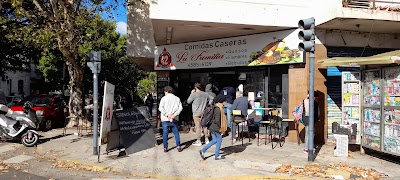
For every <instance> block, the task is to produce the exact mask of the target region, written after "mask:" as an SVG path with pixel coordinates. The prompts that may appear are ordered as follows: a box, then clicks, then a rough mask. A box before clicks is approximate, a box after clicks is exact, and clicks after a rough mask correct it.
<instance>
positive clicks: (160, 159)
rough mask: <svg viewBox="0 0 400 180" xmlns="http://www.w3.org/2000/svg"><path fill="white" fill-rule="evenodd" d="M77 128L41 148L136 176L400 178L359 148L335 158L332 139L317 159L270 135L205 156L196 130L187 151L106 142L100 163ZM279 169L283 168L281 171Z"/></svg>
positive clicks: (187, 138) (64, 160)
mask: <svg viewBox="0 0 400 180" xmlns="http://www.w3.org/2000/svg"><path fill="white" fill-rule="evenodd" d="M74 132H76V130H74V129H68V130H67V133H68V134H69V135H67V136H60V135H61V134H62V129H55V130H52V131H49V132H44V133H42V135H43V136H44V137H42V140H43V141H45V142H43V143H41V144H39V145H38V148H37V152H38V153H39V154H42V155H44V156H48V157H52V158H57V160H58V163H59V164H61V165H68V164H73V165H78V166H82V167H83V169H85V168H86V169H90V168H93V169H95V171H110V172H115V173H123V174H126V176H128V177H131V178H132V177H138V178H155V179H204V178H214V179H263V178H266V177H268V178H270V179H301V178H303V179H309V178H310V177H311V176H312V177H317V178H318V177H320V178H326V177H332V175H341V176H342V177H345V178H349V177H350V176H352V177H355V176H354V175H356V174H357V173H358V174H359V175H360V173H359V172H360V171H361V172H363V173H361V174H363V175H369V177H371V174H374V172H372V171H363V170H362V169H360V168H363V169H366V170H368V169H374V170H376V171H377V172H379V173H383V174H385V175H387V176H389V177H392V178H396V177H400V172H399V171H398V169H399V167H400V165H398V164H395V163H391V162H388V161H385V160H382V159H378V158H375V157H372V156H370V155H362V154H360V153H359V152H354V153H350V154H349V157H334V156H333V148H334V146H333V145H329V144H327V145H324V146H322V148H321V149H320V151H319V153H318V156H317V158H316V160H315V162H314V163H308V162H307V154H305V153H304V152H303V146H304V145H303V144H301V145H298V144H297V143H291V142H286V143H285V144H284V145H283V147H279V145H278V147H276V148H275V149H271V144H267V145H264V140H260V146H257V139H254V140H252V141H251V142H249V141H248V139H244V143H245V145H244V146H241V141H238V142H236V143H235V144H234V145H231V142H230V141H229V140H228V138H223V143H222V147H221V150H222V152H223V154H224V155H225V157H226V159H224V160H219V161H215V160H214V156H212V155H213V153H214V150H215V148H214V147H213V148H211V149H209V150H208V151H207V152H206V156H207V157H209V158H208V159H206V160H205V161H203V160H202V159H201V158H200V155H199V150H200V149H201V148H202V147H203V146H202V147H196V146H191V142H193V140H194V137H195V135H194V134H193V133H181V134H180V135H181V142H182V143H184V144H185V143H186V145H187V146H186V147H185V149H184V150H183V151H182V152H178V151H177V150H176V149H170V151H169V152H168V153H164V152H163V148H162V144H161V145H159V146H156V147H154V148H150V149H147V150H144V151H141V152H138V153H135V154H130V155H128V156H125V157H117V154H118V152H111V153H110V154H108V155H106V154H105V152H104V150H105V148H106V147H105V146H102V147H101V150H102V152H101V157H100V163H97V156H95V155H92V154H93V147H92V144H93V139H92V137H91V136H86V137H78V136H76V135H73V133H74ZM84 133H85V132H84ZM171 137H172V138H171ZM174 141H175V140H174V138H173V134H170V139H169V142H168V143H169V146H170V147H169V148H173V147H174V144H175V143H174ZM283 165H286V166H283ZM356 167H359V168H358V169H357V168H356ZM277 169H278V172H280V173H278V172H275V171H276V170H277ZM351 174H353V175H351ZM374 176H378V174H377V173H375V174H374Z"/></svg>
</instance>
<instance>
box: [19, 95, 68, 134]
mask: <svg viewBox="0 0 400 180" xmlns="http://www.w3.org/2000/svg"><path fill="white" fill-rule="evenodd" d="M25 101H30V102H32V103H33V110H35V111H36V115H37V118H38V120H39V129H40V130H43V131H48V130H50V129H52V128H53V127H57V126H58V127H60V126H63V125H64V122H65V114H64V108H65V106H66V105H65V101H64V100H63V98H62V97H61V96H60V95H49V94H41V95H31V96H27V97H26V98H24V100H23V102H25ZM11 110H12V111H15V112H23V108H22V105H16V106H12V107H11Z"/></svg>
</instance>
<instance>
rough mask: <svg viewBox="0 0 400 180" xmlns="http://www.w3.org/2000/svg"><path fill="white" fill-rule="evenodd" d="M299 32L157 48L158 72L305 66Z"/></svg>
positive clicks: (264, 34)
mask: <svg viewBox="0 0 400 180" xmlns="http://www.w3.org/2000/svg"><path fill="white" fill-rule="evenodd" d="M298 32H299V30H286V31H278V32H272V33H263V34H255V35H249V36H239V37H233V38H224V39H215V40H208V41H198V42H190V43H181V44H172V45H163V46H157V47H156V51H155V59H154V61H155V63H154V65H155V70H175V69H198V68H216V67H235V66H261V65H272V64H294V63H303V52H302V51H299V50H298V44H299V42H300V40H299V38H298Z"/></svg>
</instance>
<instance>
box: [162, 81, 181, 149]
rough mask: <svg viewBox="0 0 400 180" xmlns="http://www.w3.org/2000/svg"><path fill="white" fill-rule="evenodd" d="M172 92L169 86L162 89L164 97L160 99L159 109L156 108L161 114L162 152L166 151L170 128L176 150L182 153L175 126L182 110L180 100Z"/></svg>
mask: <svg viewBox="0 0 400 180" xmlns="http://www.w3.org/2000/svg"><path fill="white" fill-rule="evenodd" d="M173 91H174V89H173V88H172V87H171V86H165V87H164V93H165V96H164V97H163V98H161V101H160V107H159V108H158V110H160V113H161V122H162V127H163V144H164V152H167V151H168V127H172V132H173V133H174V136H175V142H176V147H177V150H178V151H179V152H181V151H182V148H181V142H180V137H179V132H178V127H177V126H176V119H177V116H178V115H179V114H180V113H181V111H182V109H183V108H182V103H181V100H180V99H179V98H178V97H177V96H175V95H174V94H172V92H173Z"/></svg>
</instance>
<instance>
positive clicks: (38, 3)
mask: <svg viewBox="0 0 400 180" xmlns="http://www.w3.org/2000/svg"><path fill="white" fill-rule="evenodd" d="M33 4H35V6H36V7H37V8H38V9H39V11H40V12H42V13H45V14H46V13H48V11H47V10H46V7H44V5H43V3H42V2H41V1H38V0H33Z"/></svg>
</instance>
